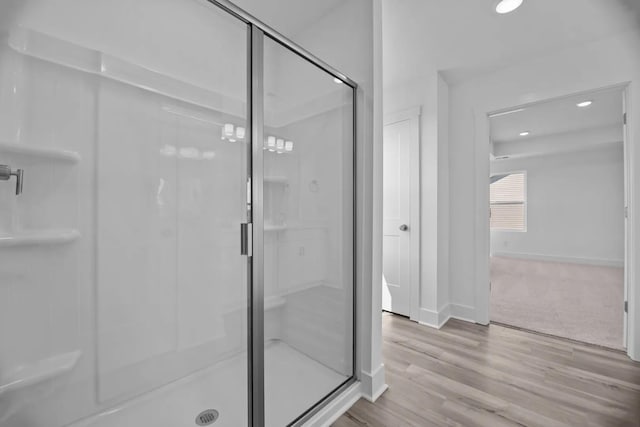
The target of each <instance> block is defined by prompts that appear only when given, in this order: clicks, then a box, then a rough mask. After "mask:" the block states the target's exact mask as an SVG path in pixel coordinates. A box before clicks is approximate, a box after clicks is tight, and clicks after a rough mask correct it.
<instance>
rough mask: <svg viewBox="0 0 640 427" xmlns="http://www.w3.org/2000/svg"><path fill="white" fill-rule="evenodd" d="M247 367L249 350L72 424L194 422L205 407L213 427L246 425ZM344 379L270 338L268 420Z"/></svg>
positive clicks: (273, 423) (158, 426) (165, 426)
mask: <svg viewBox="0 0 640 427" xmlns="http://www.w3.org/2000/svg"><path fill="white" fill-rule="evenodd" d="M246 371H247V366H246V354H241V355H239V356H236V357H234V358H232V359H228V360H226V361H223V362H221V363H219V364H217V365H216V366H213V367H211V368H208V369H206V370H205V371H202V372H200V373H198V374H196V375H194V376H191V377H187V378H183V379H181V380H178V381H176V382H174V383H172V384H169V385H167V386H165V387H162V388H160V389H158V390H155V391H153V392H150V393H147V394H145V395H142V396H140V397H138V398H135V399H133V400H131V401H129V402H127V403H125V404H123V405H121V406H119V407H115V408H112V409H110V410H108V411H105V412H103V413H101V414H98V415H96V416H92V417H90V418H87V419H85V420H82V421H80V422H76V423H75V424H72V426H71V427H125V426H142V425H148V426H154V427H176V426H184V427H187V426H195V425H196V423H195V419H196V416H197V415H198V414H200V413H201V412H202V411H204V410H207V409H215V410H217V411H218V412H219V414H220V416H219V418H218V419H217V421H215V422H214V423H213V424H211V425H212V426H214V427H221V426H225V427H239V426H242V425H246V417H247V415H246V414H247V396H246V387H247V373H246ZM346 379H347V377H346V376H345V375H342V374H340V373H338V372H336V371H334V370H332V369H330V368H328V367H326V366H325V365H323V364H321V363H319V362H317V361H315V360H313V359H312V358H310V357H308V356H306V355H305V354H303V353H301V352H299V351H297V350H296V349H294V348H293V347H291V346H289V345H288V344H286V343H284V342H282V341H273V342H270V343H268V344H267V345H266V346H265V389H266V390H265V397H266V402H265V403H266V406H265V408H266V409H265V410H266V425H267V426H270V427H283V426H286V425H287V424H289V423H290V422H291V421H293V420H294V419H295V418H296V417H297V416H298V415H300V412H301V411H303V410H305V409H306V408H309V407H311V406H313V405H314V404H315V403H317V402H318V401H320V400H321V399H322V398H324V397H325V396H326V395H327V394H329V393H330V392H331V391H332V390H333V389H334V388H336V387H337V386H338V385H340V384H341V383H342V382H344V381H345V380H346ZM234 387H236V390H233V388H234ZM238 396H242V398H238Z"/></svg>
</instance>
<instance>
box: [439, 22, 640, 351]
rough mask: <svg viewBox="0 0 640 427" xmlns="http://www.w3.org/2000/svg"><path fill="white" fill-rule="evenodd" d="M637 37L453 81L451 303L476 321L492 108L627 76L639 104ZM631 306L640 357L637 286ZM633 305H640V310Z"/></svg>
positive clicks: (638, 156) (479, 317)
mask: <svg viewBox="0 0 640 427" xmlns="http://www.w3.org/2000/svg"><path fill="white" fill-rule="evenodd" d="M639 43H640V40H639V36H638V34H636V33H628V34H623V35H621V36H616V37H611V38H607V39H603V40H599V41H597V42H593V43H589V44H586V45H583V46H580V47H579V48H575V49H571V50H567V51H564V52H561V53H559V54H554V55H550V56H545V57H540V58H536V59H532V60H531V61H529V62H527V63H523V64H518V65H514V66H513V67H509V68H506V69H503V70H500V71H498V72H495V73H492V74H490V75H486V76H482V77H479V78H477V79H475V80H472V81H468V82H466V83H464V84H461V85H459V86H455V87H453V88H451V91H450V102H451V106H450V118H451V120H450V123H449V130H450V140H449V142H450V152H449V156H450V157H449V158H450V162H449V167H450V180H451V181H450V186H451V187H450V188H451V204H450V208H451V229H450V231H451V241H450V243H451V248H450V255H451V269H450V282H451V289H450V290H451V299H452V302H453V303H456V304H462V305H467V306H470V307H473V308H474V311H475V316H474V318H475V320H476V321H477V322H480V323H486V322H487V321H488V276H489V272H488V256H489V244H488V243H489V242H488V240H489V230H488V198H489V194H488V190H489V186H488V185H486V181H484V179H483V178H482V177H483V176H488V175H489V161H488V157H487V156H488V148H487V147H488V145H489V137H488V135H489V129H488V126H489V125H488V120H487V117H486V114H487V113H488V112H491V111H497V110H500V109H504V108H510V107H513V106H517V105H523V104H527V103H530V102H537V101H542V100H546V99H550V98H554V97H558V96H564V95H567V94H572V93H578V92H584V91H589V90H592V89H594V88H600V87H605V86H610V85H616V84H620V83H625V82H631V86H630V98H629V100H628V102H629V106H630V107H631V108H634V109H636V108H640V107H639V106H640V91H638V88H637V85H638V84H640V53H639V52H640V50H638V45H639ZM633 111H636V110H633ZM629 125H630V126H629V134H628V140H629V162H630V163H633V164H635V165H638V164H640V149H639V148H638V146H639V145H640V133H639V131H638V130H637V129H639V128H640V115H638V114H636V113H633V112H631V111H630V112H629ZM485 144H486V145H485ZM483 145H484V146H483ZM637 173H638V172H636V175H635V176H631V177H630V181H631V183H632V188H631V193H630V194H629V196H630V197H631V199H632V202H635V203H638V202H640V185H637V180H638V177H637ZM639 210H640V209H639V208H637V207H636V208H635V211H634V210H633V208H632V210H631V211H630V215H631V218H632V221H633V223H635V224H638V221H640V215H639V212H638V211H639ZM631 233H632V238H631V249H632V252H631V256H632V257H633V259H634V261H635V263H636V264H640V235H638V233H637V232H636V230H633V229H632V230H631ZM485 260H487V261H486V262H485ZM630 274H631V276H630V283H632V284H634V285H636V287H637V284H636V283H635V282H636V280H637V279H636V277H637V276H636V273H635V272H634V271H631V272H630ZM485 288H486V290H484V291H483V289H485ZM629 306H630V307H631V309H630V315H629V322H630V324H632V325H635V326H636V328H635V330H636V332H635V335H634V336H630V337H629V354H630V355H631V356H632V357H634V358H637V359H640V290H638V291H637V292H636V291H634V289H633V287H632V289H631V290H630V294H629ZM634 310H636V311H638V314H637V316H636V317H634V313H633V311H634Z"/></svg>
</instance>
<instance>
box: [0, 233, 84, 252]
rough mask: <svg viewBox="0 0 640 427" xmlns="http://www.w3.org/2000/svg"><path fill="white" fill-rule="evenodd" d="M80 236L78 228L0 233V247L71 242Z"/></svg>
mask: <svg viewBox="0 0 640 427" xmlns="http://www.w3.org/2000/svg"><path fill="white" fill-rule="evenodd" d="M78 238H80V232H79V231H78V230H74V229H69V230H32V231H21V232H18V233H14V234H5V235H0V249H2V248H10V247H15V246H30V245H54V244H64V243H69V242H73V241H74V240H77V239H78Z"/></svg>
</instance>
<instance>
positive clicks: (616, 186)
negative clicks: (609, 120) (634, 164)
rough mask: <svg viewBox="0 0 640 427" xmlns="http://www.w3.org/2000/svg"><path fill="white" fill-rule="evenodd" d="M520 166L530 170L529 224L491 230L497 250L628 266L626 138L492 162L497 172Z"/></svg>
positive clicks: (528, 173) (505, 253)
mask: <svg viewBox="0 0 640 427" xmlns="http://www.w3.org/2000/svg"><path fill="white" fill-rule="evenodd" d="M515 171H526V194H527V204H526V209H527V210H526V219H527V229H526V232H519V231H503V230H492V231H491V253H492V255H510V256H516V257H517V256H521V257H525V258H526V257H533V258H539V259H549V260H554V259H556V260H558V261H573V262H581V263H593V264H599V265H614V266H622V265H623V261H624V169H623V152H622V144H621V143H619V144H616V145H613V146H607V147H605V148H604V149H597V150H586V151H576V152H573V153H563V154H559V155H545V156H533V157H526V158H522V159H514V160H497V161H492V162H491V174H492V175H493V174H498V173H505V172H515Z"/></svg>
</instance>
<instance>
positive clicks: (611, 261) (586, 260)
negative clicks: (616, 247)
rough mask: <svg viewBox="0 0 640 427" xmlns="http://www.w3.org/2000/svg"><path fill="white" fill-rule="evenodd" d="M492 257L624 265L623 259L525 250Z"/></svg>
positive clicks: (496, 253)
mask: <svg viewBox="0 0 640 427" xmlns="http://www.w3.org/2000/svg"><path fill="white" fill-rule="evenodd" d="M491 256H492V257H503V258H516V259H528V260H533V261H550V262H563V263H568V264H583V265H596V266H602V267H624V260H621V259H619V260H618V259H596V258H576V257H567V256H556V255H542V254H530V253H523V252H494V253H492V254H491Z"/></svg>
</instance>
